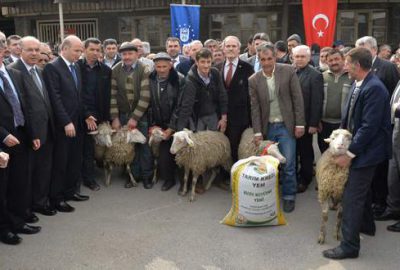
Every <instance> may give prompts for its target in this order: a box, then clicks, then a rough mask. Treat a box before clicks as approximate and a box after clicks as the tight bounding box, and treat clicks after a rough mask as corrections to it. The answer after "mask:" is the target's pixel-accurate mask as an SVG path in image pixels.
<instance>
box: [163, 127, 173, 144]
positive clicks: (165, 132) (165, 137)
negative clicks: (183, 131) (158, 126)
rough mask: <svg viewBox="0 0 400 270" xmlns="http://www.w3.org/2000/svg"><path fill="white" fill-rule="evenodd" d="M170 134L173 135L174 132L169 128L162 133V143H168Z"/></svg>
mask: <svg viewBox="0 0 400 270" xmlns="http://www.w3.org/2000/svg"><path fill="white" fill-rule="evenodd" d="M172 134H174V131H173V130H172V129H170V128H167V129H166V130H165V131H164V141H168V140H169V139H170V138H171V136H172Z"/></svg>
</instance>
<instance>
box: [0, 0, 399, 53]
mask: <svg viewBox="0 0 400 270" xmlns="http://www.w3.org/2000/svg"><path fill="white" fill-rule="evenodd" d="M60 1H62V2H63V14H64V22H65V23H64V25H65V26H64V28H65V34H76V35H78V36H80V37H81V38H82V39H85V38H88V37H91V36H97V37H99V38H100V39H105V38H110V37H112V38H115V39H117V40H119V41H127V40H131V39H132V38H134V37H139V38H140V39H142V40H146V41H149V42H150V44H151V45H152V49H153V50H160V49H162V48H163V46H164V42H165V40H166V38H167V37H168V36H169V35H170V34H171V30H170V12H169V4H171V3H175V4H179V3H181V2H182V1H177V0H172V1H167V0H97V1H96V0H79V1H78V0H60ZM54 2H55V1H54V0H34V1H29V0H19V1H18V0H17V1H15V0H14V1H12V0H0V6H1V14H2V15H1V16H0V29H1V30H4V29H5V31H6V34H11V33H12V32H14V33H16V34H19V35H35V36H37V37H38V38H39V39H41V40H43V41H46V42H54V43H57V42H59V39H60V34H59V7H58V5H57V4H55V3H54ZM56 2H57V1H56ZM338 2H339V3H338V14H337V22H336V37H335V39H340V40H343V41H344V42H345V43H346V44H347V45H353V44H354V41H355V40H356V39H357V37H360V36H365V35H372V36H374V37H376V38H377V40H378V42H379V43H380V44H382V43H388V44H391V45H392V46H394V47H395V48H397V47H398V44H399V42H400V0H394V1H390V0H385V1H368V0H367V1H365V0H364V1H361V0H346V1H341V0H339V1H338ZM186 4H195V5H201V22H200V35H201V40H205V39H207V38H214V39H222V38H223V37H224V36H226V35H236V36H238V37H240V39H241V40H242V43H243V44H244V45H245V43H246V40H247V39H248V37H249V36H250V35H251V34H254V33H256V32H267V33H268V34H269V35H270V37H271V40H272V41H277V40H279V39H286V37H287V36H289V35H290V34H293V33H298V34H300V35H301V36H302V37H304V26H303V14H302V5H301V0H276V1H271V0H207V1H201V0H187V1H186ZM7 32H8V33H7Z"/></svg>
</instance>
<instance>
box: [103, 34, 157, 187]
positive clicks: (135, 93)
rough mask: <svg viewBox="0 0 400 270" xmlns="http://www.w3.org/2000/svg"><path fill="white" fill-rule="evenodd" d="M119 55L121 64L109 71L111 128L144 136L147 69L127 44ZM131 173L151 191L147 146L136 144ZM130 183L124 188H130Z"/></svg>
mask: <svg viewBox="0 0 400 270" xmlns="http://www.w3.org/2000/svg"><path fill="white" fill-rule="evenodd" d="M119 52H120V54H121V58H122V61H121V62H119V63H118V64H116V65H115V66H114V67H113V69H112V75H111V104H110V115H111V119H112V127H113V128H114V129H119V128H121V125H127V126H128V128H129V129H135V128H137V129H139V131H140V132H141V133H142V134H143V135H145V136H146V135H147V129H148V120H147V109H148V107H149V104H150V89H149V74H150V72H149V70H148V68H146V66H144V65H143V64H142V63H141V62H140V61H138V49H137V48H136V46H134V45H133V44H132V43H130V42H124V43H122V45H121V47H120V49H119ZM135 151H136V155H135V160H134V161H133V166H132V168H133V169H132V173H133V175H134V177H135V178H136V180H138V179H141V180H143V186H144V187H145V188H146V189H149V188H152V184H151V179H152V174H153V160H152V156H151V151H150V148H149V146H148V144H137V145H136V147H135ZM132 186H133V185H132V183H131V182H130V181H128V182H126V184H125V187H126V188H131V187H132Z"/></svg>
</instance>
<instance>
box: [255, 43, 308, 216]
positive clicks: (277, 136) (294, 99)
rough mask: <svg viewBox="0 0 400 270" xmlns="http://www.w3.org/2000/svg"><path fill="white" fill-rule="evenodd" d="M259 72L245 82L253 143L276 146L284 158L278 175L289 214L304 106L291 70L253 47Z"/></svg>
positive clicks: (265, 47) (265, 49)
mask: <svg viewBox="0 0 400 270" xmlns="http://www.w3.org/2000/svg"><path fill="white" fill-rule="evenodd" d="M257 54H258V57H259V59H260V65H261V67H262V69H261V70H260V71H258V72H257V73H255V74H253V75H252V76H251V77H250V78H249V91H250V102H251V118H252V124H253V130H254V141H255V143H256V144H259V143H260V141H261V140H263V139H264V138H265V139H268V140H272V141H276V142H279V150H280V151H281V152H282V155H283V156H284V157H285V158H286V164H285V165H284V167H283V171H282V178H281V183H282V199H283V210H284V211H285V212H292V211H293V210H294V208H295V198H296V191H297V190H296V182H297V181H296V138H300V137H301V136H303V135H304V126H305V121H304V102H303V95H302V94H301V87H300V82H299V79H298V77H297V75H296V72H295V69H294V68H293V67H292V66H289V65H286V64H277V63H276V55H275V48H274V46H273V45H270V44H262V45H260V46H258V47H257Z"/></svg>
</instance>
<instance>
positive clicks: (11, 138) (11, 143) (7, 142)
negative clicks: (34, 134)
mask: <svg viewBox="0 0 400 270" xmlns="http://www.w3.org/2000/svg"><path fill="white" fill-rule="evenodd" d="M19 143H20V142H19V141H18V139H17V138H15V137H14V135H12V134H9V135H8V136H7V137H6V139H5V140H4V144H5V145H7V146H8V147H13V146H16V145H17V144H19Z"/></svg>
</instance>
